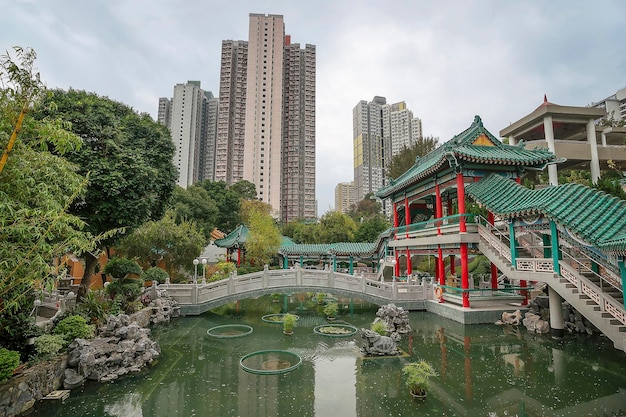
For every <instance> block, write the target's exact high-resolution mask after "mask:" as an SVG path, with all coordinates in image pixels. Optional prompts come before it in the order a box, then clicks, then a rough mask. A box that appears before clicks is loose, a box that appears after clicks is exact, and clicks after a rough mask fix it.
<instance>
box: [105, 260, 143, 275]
mask: <svg viewBox="0 0 626 417" xmlns="http://www.w3.org/2000/svg"><path fill="white" fill-rule="evenodd" d="M103 272H104V273H105V274H106V275H111V276H112V277H113V278H114V279H124V278H126V277H128V275H130V274H136V275H141V267H140V266H139V264H138V263H137V262H135V261H133V260H132V259H128V258H119V257H115V258H113V259H110V260H109V261H108V262H107V264H106V265H105V266H104V270H103Z"/></svg>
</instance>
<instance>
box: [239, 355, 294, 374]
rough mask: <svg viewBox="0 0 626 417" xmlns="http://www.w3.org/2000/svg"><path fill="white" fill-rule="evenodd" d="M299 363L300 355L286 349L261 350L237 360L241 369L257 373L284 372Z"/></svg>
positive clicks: (291, 369)
mask: <svg viewBox="0 0 626 417" xmlns="http://www.w3.org/2000/svg"><path fill="white" fill-rule="evenodd" d="M301 363H302V358H301V357H300V355H298V354H296V353H293V352H289V351H286V350H261V351H258V352H253V353H249V354H247V355H245V356H244V357H242V358H241V360H239V366H241V369H243V370H244V371H246V372H250V373H252V374H259V375H277V374H284V373H287V372H290V371H293V370H294V369H296V368H297V367H299V366H300V364H301Z"/></svg>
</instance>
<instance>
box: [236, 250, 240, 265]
mask: <svg viewBox="0 0 626 417" xmlns="http://www.w3.org/2000/svg"><path fill="white" fill-rule="evenodd" d="M237 266H241V248H237Z"/></svg>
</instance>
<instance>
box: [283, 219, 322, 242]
mask: <svg viewBox="0 0 626 417" xmlns="http://www.w3.org/2000/svg"><path fill="white" fill-rule="evenodd" d="M282 234H283V235H284V236H289V237H290V238H291V239H292V240H293V241H294V242H296V243H320V239H319V226H318V225H317V224H315V223H307V222H304V221H301V220H298V221H291V222H289V223H287V224H284V225H283V226H282Z"/></svg>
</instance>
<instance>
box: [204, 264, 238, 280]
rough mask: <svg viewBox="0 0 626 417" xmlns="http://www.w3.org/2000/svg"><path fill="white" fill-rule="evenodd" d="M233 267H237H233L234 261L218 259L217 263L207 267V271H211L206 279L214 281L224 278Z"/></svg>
mask: <svg viewBox="0 0 626 417" xmlns="http://www.w3.org/2000/svg"><path fill="white" fill-rule="evenodd" d="M235 269H237V268H236V267H235V264H234V263H232V262H228V261H219V262H218V263H216V264H215V265H213V266H212V267H210V269H209V268H207V271H208V272H212V273H211V275H210V276H209V278H208V279H207V281H208V282H215V281H220V280H223V279H226V278H228V277H229V276H230V274H231V273H232V272H233V271H234V270H235Z"/></svg>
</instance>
